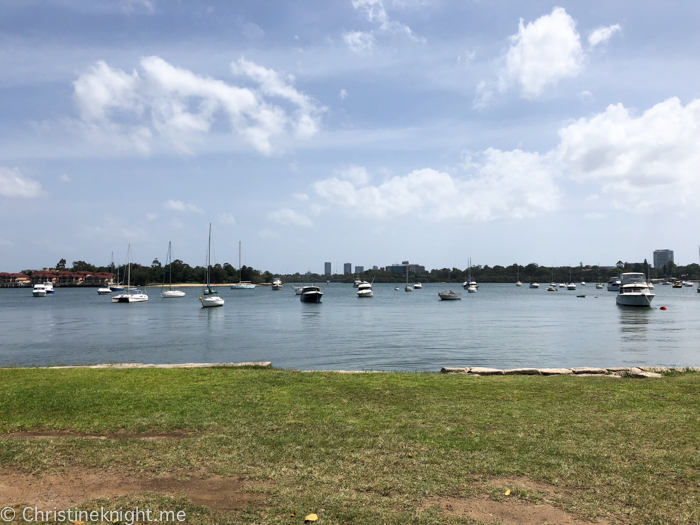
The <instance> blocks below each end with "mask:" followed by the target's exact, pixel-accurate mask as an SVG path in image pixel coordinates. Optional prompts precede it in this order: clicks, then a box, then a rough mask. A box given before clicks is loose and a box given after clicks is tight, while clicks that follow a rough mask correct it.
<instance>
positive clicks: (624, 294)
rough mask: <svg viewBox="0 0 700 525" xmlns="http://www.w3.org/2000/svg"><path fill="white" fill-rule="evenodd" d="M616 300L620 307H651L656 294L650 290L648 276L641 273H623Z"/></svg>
mask: <svg viewBox="0 0 700 525" xmlns="http://www.w3.org/2000/svg"><path fill="white" fill-rule="evenodd" d="M620 277H621V278H622V279H621V281H620V290H619V293H618V295H617V298H616V302H617V304H619V305H620V306H646V307H649V306H651V301H652V300H653V299H654V293H652V291H651V290H650V289H649V285H648V284H647V279H646V276H645V275H644V274H643V273H640V272H630V273H623V274H622V275H621V276H620Z"/></svg>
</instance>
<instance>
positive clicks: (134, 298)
mask: <svg viewBox="0 0 700 525" xmlns="http://www.w3.org/2000/svg"><path fill="white" fill-rule="evenodd" d="M126 259H127V278H126V289H125V290H124V293H120V294H119V295H113V296H112V302H113V303H145V302H146V301H148V295H146V294H145V293H143V291H142V290H139V289H137V288H131V244H130V245H129V248H128V249H127V250H126Z"/></svg>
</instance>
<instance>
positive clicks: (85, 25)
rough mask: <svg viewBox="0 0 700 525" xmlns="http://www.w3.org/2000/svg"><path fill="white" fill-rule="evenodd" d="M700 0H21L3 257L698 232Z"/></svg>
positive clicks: (330, 256) (358, 254)
mask: <svg viewBox="0 0 700 525" xmlns="http://www.w3.org/2000/svg"><path fill="white" fill-rule="evenodd" d="M698 20H700V4H698V3H695V2H646V1H645V2H639V1H638V0H636V1H631V0H630V1H619V2H609V1H597V0H592V1H590V2H568V1H563V2H557V3H551V2H545V1H530V2H514V1H511V2H504V1H489V2H486V1H483V0H472V1H470V0H464V1H460V2H456V1H454V2H447V1H442V0H343V1H325V0H318V1H312V2H301V3H299V2H275V1H269V2H259V1H254V0H251V1H244V0H243V1H237V2H229V1H220V2H217V1H209V2H207V1H203V2H200V1H197V2H195V1H188V0H180V1H177V2H176V1H166V0H93V1H91V2H85V1H82V0H44V1H32V0H6V1H4V2H3V3H2V5H0V67H1V68H2V75H0V116H1V118H0V271H19V270H22V269H30V268H41V267H44V266H52V265H54V264H55V263H56V262H57V261H58V260H59V259H60V258H66V259H67V260H68V262H69V263H70V262H71V261H75V260H85V261H88V262H92V263H94V264H108V263H109V261H110V257H111V254H112V252H114V259H115V260H119V261H121V262H124V260H125V258H126V251H127V245H128V244H129V243H131V246H132V252H133V260H134V261H136V262H140V263H142V264H147V263H150V261H151V260H153V258H154V257H158V258H160V259H161V260H163V259H164V258H165V255H166V252H167V246H168V241H172V242H173V251H174V254H175V256H176V257H177V258H180V259H183V260H184V261H186V262H188V263H190V264H192V265H197V264H204V261H205V257H206V246H207V231H208V226H209V223H211V224H212V229H213V246H214V250H213V254H212V259H213V260H214V261H215V262H219V263H224V262H230V263H232V264H234V265H237V264H238V241H242V243H243V263H244V264H248V265H252V266H254V267H256V268H260V269H269V270H271V271H273V272H278V273H288V272H296V271H299V272H306V271H307V270H311V271H314V272H321V271H322V270H323V263H324V261H331V262H332V263H333V266H334V268H335V267H336V265H339V266H340V267H341V268H342V263H344V262H351V263H352V264H353V265H357V264H360V265H365V266H366V267H371V266H372V265H378V266H384V265H387V264H391V263H394V262H399V261H401V260H406V259H408V260H410V261H412V262H416V263H419V264H423V265H425V266H427V267H428V268H437V267H452V266H457V267H465V266H466V264H467V260H468V258H469V257H471V258H472V261H473V263H474V264H481V265H483V264H489V265H495V264H503V265H507V264H513V263H516V262H517V263H520V264H527V263H530V262H537V263H540V264H544V265H559V266H564V265H575V264H578V263H579V262H584V263H586V264H596V263H600V264H603V265H610V264H614V263H615V262H617V261H618V260H623V261H630V262H636V261H642V260H644V259H645V258H647V259H649V260H651V258H652V252H653V250H654V249H659V248H669V249H672V250H675V253H676V262H677V263H680V264H687V263H690V262H697V260H698V244H699V243H700V235H698V234H697V233H695V230H696V229H697V226H698V224H700V206H698V198H699V197H700V185H699V184H698V182H699V179H700V67H698V65H700V64H699V62H700V58H698V57H700V32H699V31H698V30H697V21H698Z"/></svg>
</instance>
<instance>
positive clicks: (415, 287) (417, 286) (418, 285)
mask: <svg viewBox="0 0 700 525" xmlns="http://www.w3.org/2000/svg"><path fill="white" fill-rule="evenodd" d="M421 288H423V285H422V284H421V283H416V284H414V285H413V289H414V290H420V289H421Z"/></svg>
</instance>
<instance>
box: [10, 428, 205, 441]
mask: <svg viewBox="0 0 700 525" xmlns="http://www.w3.org/2000/svg"><path fill="white" fill-rule="evenodd" d="M188 437H195V436H193V435H191V434H188V433H187V432H183V431H180V432H141V433H131V434H128V433H122V432H114V433H107V434H81V433H80V432H71V431H69V430H37V431H30V432H10V433H9V434H2V435H0V439H57V438H82V439H90V440H111V439H114V440H120V439H143V440H146V441H171V440H178V439H185V438H188Z"/></svg>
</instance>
